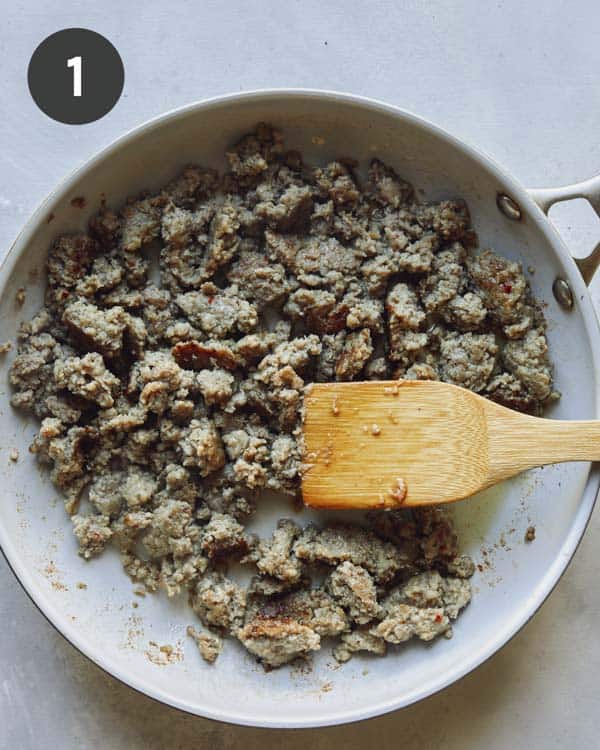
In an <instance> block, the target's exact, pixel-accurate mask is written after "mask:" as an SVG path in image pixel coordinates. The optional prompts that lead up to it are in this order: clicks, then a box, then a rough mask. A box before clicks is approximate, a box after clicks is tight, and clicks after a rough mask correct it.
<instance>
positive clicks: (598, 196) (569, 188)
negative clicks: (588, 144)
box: [529, 175, 600, 285]
mask: <svg viewBox="0 0 600 750" xmlns="http://www.w3.org/2000/svg"><path fill="white" fill-rule="evenodd" d="M529 195H530V196H531V197H532V198H533V200H534V201H535V202H536V203H537V204H538V206H539V207H540V208H541V209H542V211H543V212H544V213H545V214H547V213H548V211H549V210H550V207H551V206H553V205H554V204H555V203H560V202H561V201H570V200H572V199H573V198H585V199H586V200H587V201H588V202H589V203H590V205H591V206H592V208H593V209H594V211H595V212H596V213H597V214H598V217H600V175H596V177H591V178H590V179H589V180H584V181H583V182H576V183H574V184H573V185H564V186H563V187H557V188H533V189H531V190H529ZM574 260H575V263H576V264H577V267H578V268H579V270H580V272H581V275H582V276H583V280H584V281H585V283H586V284H588V285H589V283H590V282H591V280H592V278H593V276H594V274H595V273H596V270H597V269H598V266H600V242H599V243H598V244H597V245H596V247H595V248H594V249H593V250H592V252H591V253H590V254H589V255H588V256H587V258H575V259H574Z"/></svg>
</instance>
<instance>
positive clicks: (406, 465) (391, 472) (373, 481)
mask: <svg viewBox="0 0 600 750" xmlns="http://www.w3.org/2000/svg"><path fill="white" fill-rule="evenodd" d="M488 403H489V402H486V401H485V399H483V398H481V397H480V396H477V395H476V394H474V393H471V392H470V391H467V390H465V389H463V388H458V387H456V386H452V385H448V384H446V383H439V382H434V381H408V380H404V381H371V382H366V383H323V384H315V385H313V386H312V388H311V390H310V392H309V393H308V394H307V396H306V397H305V419H304V463H305V469H304V473H303V478H302V495H303V499H304V503H305V504H306V505H309V506H312V507H314V508H396V507H410V506H415V505H428V504H438V503H447V502H452V501H454V500H460V499H462V498H464V497H467V496H468V495H472V494H473V493H475V492H477V491H478V490H480V489H482V488H483V487H485V486H487V484H489V482H488V465H489V457H488V440H487V421H486V404H488Z"/></svg>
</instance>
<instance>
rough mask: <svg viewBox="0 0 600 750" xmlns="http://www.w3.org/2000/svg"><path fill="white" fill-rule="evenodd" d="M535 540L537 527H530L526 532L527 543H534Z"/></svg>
mask: <svg viewBox="0 0 600 750" xmlns="http://www.w3.org/2000/svg"><path fill="white" fill-rule="evenodd" d="M534 539H535V526H529V527H528V528H527V531H526V532H525V541H526V542H533V540H534Z"/></svg>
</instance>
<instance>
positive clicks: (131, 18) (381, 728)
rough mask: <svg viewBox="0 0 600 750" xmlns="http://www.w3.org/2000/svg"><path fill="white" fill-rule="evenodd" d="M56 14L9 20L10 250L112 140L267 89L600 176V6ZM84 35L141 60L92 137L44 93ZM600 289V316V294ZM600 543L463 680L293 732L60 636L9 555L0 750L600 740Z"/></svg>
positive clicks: (23, 8)
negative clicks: (372, 103)
mask: <svg viewBox="0 0 600 750" xmlns="http://www.w3.org/2000/svg"><path fill="white" fill-rule="evenodd" d="M58 5H59V3H57V2H52V1H51V0H31V1H29V2H19V1H18V0H15V1H13V2H12V3H10V4H6V6H5V7H3V13H2V20H1V24H2V27H1V31H0V63H1V67H2V81H3V88H2V95H3V97H2V98H3V101H2V104H3V106H2V117H1V118H0V164H1V166H2V171H1V174H2V181H1V182H0V252H4V251H5V250H6V249H7V248H8V247H9V245H10V243H11V242H12V240H13V239H14V237H15V235H16V233H17V232H18V230H19V229H20V227H21V226H22V224H23V223H24V222H25V221H26V219H27V218H28V216H29V214H30V213H31V212H32V210H33V209H34V208H35V206H36V205H37V204H38V203H39V201H40V200H41V199H42V198H43V197H44V196H45V194H46V193H47V192H48V191H49V190H50V189H51V188H52V187H54V185H55V184H56V183H57V182H58V181H59V179H60V178H61V177H62V176H63V175H64V174H65V173H67V172H68V171H69V170H71V169H72V168H73V167H75V166H77V165H79V164H80V163H81V162H82V161H84V160H85V159H87V158H88V157H89V156H91V155H92V154H94V153H95V152H96V151H97V150H98V149H99V148H100V147H101V146H103V145H105V144H106V143H108V142H109V141H110V140H111V139H112V138H114V137H115V136H117V135H120V134H121V133H122V132H123V131H125V130H127V129H129V128H131V127H133V126H135V125H137V124H139V123H141V122H142V121H143V120H145V119H147V118H149V117H152V116H154V115H157V114H159V113H161V112H163V111H165V110H167V109H170V108H173V107H177V106H179V105H182V104H185V103H188V102H190V101H192V100H195V99H200V98H204V97H208V96H213V95H216V94H221V93H226V92H232V91H241V90H248V89H253V88H260V87H272V86H308V87H318V88H332V89H333V88H335V89H340V90H344V91H350V92H352V93H357V94H363V95H367V96H373V97H376V98H380V99H383V100H386V101H389V102H391V103H393V104H397V105H399V106H401V107H404V108H406V109H409V110H412V111H414V112H416V113H419V114H421V115H423V116H424V117H427V118H429V119H431V120H433V121H435V122H436V123H437V124H439V125H441V126H442V127H445V128H446V129H448V130H450V131H452V132H454V133H455V134H456V135H458V136H459V137H462V138H464V139H467V140H469V141H471V142H473V143H475V144H478V145H479V146H480V147H481V148H483V149H484V150H486V151H487V152H488V153H490V154H491V155H492V156H494V157H495V158H496V159H497V160H498V161H499V162H501V163H502V164H504V165H505V166H506V167H507V168H508V169H509V170H510V171H512V172H513V174H514V175H515V176H516V177H517V178H519V179H521V180H522V182H524V183H525V184H526V185H530V186H531V185H536V186H549V185H552V184H558V183H565V182H569V181H575V180H578V179H582V178H584V177H587V176H590V175H591V174H593V173H598V172H600V129H599V123H600V83H599V81H598V77H599V74H600V6H599V5H598V3H597V2H596V0H588V1H587V2H586V1H584V0H579V1H576V0H570V2H567V1H566V0H565V1H564V2H559V1H558V0H546V1H545V2H542V0H530V1H529V2H526V3H523V2H522V1H519V0H510V1H507V2H482V1H481V0H462V1H459V0H454V1H453V2H444V3H434V2H419V1H418V0H412V1H411V2H406V0H395V1H391V0H387V1H385V2H381V1H380V2H366V1H363V2H356V1H355V0H345V2H341V1H340V0H329V2H323V0H303V2H297V1H296V0H275V1H269V2H242V1H241V0H236V1H235V2H232V1H231V0H230V1H229V2H228V1H227V0H208V1H207V0H195V1H193V0H190V1H187V0H170V2H168V3H164V2H158V1H157V0H144V1H143V2H140V1H139V0H135V1H132V0H125V1H124V0H104V2H102V3H93V4H92V3H86V4H84V3H82V2H76V1H75V0H61V2H60V7H58ZM84 6H87V7H86V8H85V9H84ZM70 26H84V27H87V28H91V29H93V30H95V31H98V32H100V33H102V34H104V35H106V36H107V37H108V38H109V39H110V40H111V41H112V42H113V43H114V44H115V45H116V47H117V48H118V50H119V51H120V53H121V56H122V58H123V61H124V64H125V77H126V80H125V89H124V92H123V96H122V98H121V100H120V102H119V103H118V104H117V105H116V107H115V109H114V110H113V111H112V112H111V113H109V114H108V115H107V116H106V117H105V118H103V119H102V120H100V121H99V122H96V123H93V124H91V125H85V126H66V125H60V124H58V123H55V122H53V121H51V120H49V119H48V118H47V117H46V116H45V115H43V114H42V113H41V112H40V111H38V110H37V108H36V107H35V105H34V104H33V102H32V100H31V98H30V96H29V93H28V91H27V86H26V70H27V64H28V62H29V58H30V56H31V54H32V52H33V50H34V49H35V47H36V46H37V44H38V43H39V42H40V41H41V40H42V39H43V38H45V37H46V36H47V35H48V34H50V33H52V32H54V31H57V30H59V29H61V28H66V27H70ZM555 219H556V222H557V224H558V225H559V227H560V229H561V231H562V232H563V235H564V236H565V238H566V239H567V242H568V243H569V244H570V245H571V247H573V249H574V250H575V251H576V252H578V253H579V254H583V253H584V252H585V251H586V250H589V249H591V246H593V244H594V243H595V242H596V241H598V240H599V239H600V224H597V223H596V220H595V217H594V216H593V215H592V214H591V212H589V211H587V210H585V207H584V206H583V207H582V206H581V205H579V206H577V205H571V206H570V207H568V208H562V207H561V209H560V210H557V212H556V215H555ZM497 250H498V251H500V252H501V250H502V248H497ZM592 291H593V294H594V297H595V300H596V302H597V303H599V304H600V283H597V284H596V285H595V289H593V290H592ZM599 547H600V516H599V515H598V512H596V515H595V517H594V518H593V520H592V523H591V525H590V528H589V530H588V532H587V534H586V536H585V539H584V541H583V543H582V545H581V547H580V549H579V551H578V553H577V556H576V558H575V560H574V562H573V563H572V565H571V567H570V568H569V570H568V571H567V573H566V575H565V576H564V578H563V580H562V581H561V583H560V584H559V586H558V588H557V589H556V591H555V592H554V594H553V595H552V596H551V597H550V599H549V600H548V602H547V603H546V604H545V605H544V607H543V608H542V610H541V611H540V613H539V614H538V615H537V616H536V617H535V618H534V619H533V621H532V622H531V623H530V624H529V625H528V626H527V627H526V628H525V629H524V631H523V632H522V633H521V634H520V635H518V636H517V637H516V638H515V639H514V640H513V641H512V642H511V643H510V644H509V645H508V646H507V647H506V648H505V649H504V650H503V651H502V652H501V653H500V654H498V655H497V656H496V657H494V658H493V659H492V660H491V661H489V662H488V663H487V664H485V665H484V666H483V667H481V668H480V669H479V670H477V671H476V672H475V673H474V674H471V675H470V676H468V677H466V678H465V679H463V680H462V681H461V682H460V683H458V684H457V685H455V686H453V687H452V688H450V689H448V690H446V691H444V692H443V693H441V694H439V695H437V696H434V697H432V698H430V699H428V700H426V701H424V702H422V703H420V704H419V705H417V706H413V707H411V708H408V709H405V710H404V711H402V712H398V713H395V714H392V715H388V716H386V717H383V718H380V719H374V720H371V721H368V722H364V723H362V724H359V725H354V726H347V727H338V728H332V729H325V730H323V729H321V730H306V731H295V732H288V733H286V736H285V737H283V736H282V734H283V733H281V732H267V731H262V730H256V729H240V728H234V727H227V726H224V725H219V724H216V723H213V722H209V721H205V720H202V719H197V718H193V717H190V716H185V715H183V714H181V713H179V712H177V711H175V710H172V709H169V708H166V707H164V706H161V705H159V704H157V703H155V702H153V701H152V700H150V699H148V698H145V697H143V696H141V695H138V694H136V693H134V692H133V691H132V690H130V689H129V688H126V687H124V686H123V685H121V684H119V683H117V682H116V681H115V680H114V679H112V678H110V677H108V676H107V675H105V674H104V673H102V672H101V671H100V670H99V669H98V668H96V667H95V666H93V665H92V664H90V663H89V662H88V661H87V660H86V659H84V657H82V656H81V655H80V654H79V653H77V652H76V651H75V650H74V649H73V648H72V647H71V646H70V645H69V644H68V643H66V642H65V641H64V640H63V639H62V638H61V637H60V636H59V635H57V634H56V633H55V631H54V630H53V629H52V628H51V627H50V626H49V625H48V624H47V623H46V621H45V620H44V619H43V617H42V616H41V615H40V614H39V613H38V612H37V610H36V609H35V607H34V606H33V605H32V604H31V603H30V601H29V600H28V599H27V597H26V596H25V594H24V593H23V592H22V590H21V589H20V587H19V585H18V584H17V582H16V581H15V579H14V578H13V576H12V574H11V572H10V570H9V569H8V568H7V566H6V564H5V563H4V561H3V560H2V559H0V623H1V625H2V637H1V638H0V748H2V750H3V749H4V748H15V749H17V748H18V750H29V749H30V748H35V749H36V750H38V749H39V750H45V748H58V749H59V750H71V748H78V749H80V748H91V747H94V748H102V749H103V750H104V748H106V749H107V750H112V749H113V748H114V749H115V750H121V748H128V750H137V749H138V748H140V749H141V748H147V749H148V750H154V748H156V749H158V748H160V749H161V750H162V749H163V748H178V749H181V750H187V749H188V748H201V747H211V748H214V749H215V750H220V748H236V747H245V748H249V749H250V750H253V748H258V747H261V748H267V749H268V748H271V747H272V748H275V747H279V746H280V745H281V744H282V743H285V744H286V745H287V746H288V747H289V748H290V749H291V750H295V748H319V749H320V748H323V749H324V748H329V747H334V748H337V747H338V746H339V747H344V749H345V750H353V749H354V748H363V747H373V748H392V747H394V748H395V747H398V746H400V747H402V748H403V750H413V749H415V750H416V749H417V748H439V749H440V750H453V749H454V748H461V750H474V749H475V748H477V749H479V748H486V749H487V748H489V749H490V750H496V749H497V748H521V747H527V748H529V749H530V750H538V748H539V749H541V748H544V750H546V749H547V748H554V747H561V748H562V747H569V748H577V749H578V748H586V749H588V748H594V747H598V742H599V741H598V736H599V735H600V710H599V709H600V637H599V636H600V624H599V620H600V586H598V572H599V565H598V552H597V550H598V548H599ZM274 711H276V706H274Z"/></svg>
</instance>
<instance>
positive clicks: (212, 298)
mask: <svg viewBox="0 0 600 750" xmlns="http://www.w3.org/2000/svg"><path fill="white" fill-rule="evenodd" d="M214 301H215V298H214V297H209V298H208V304H209V305H212V303H213V302H214Z"/></svg>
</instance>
